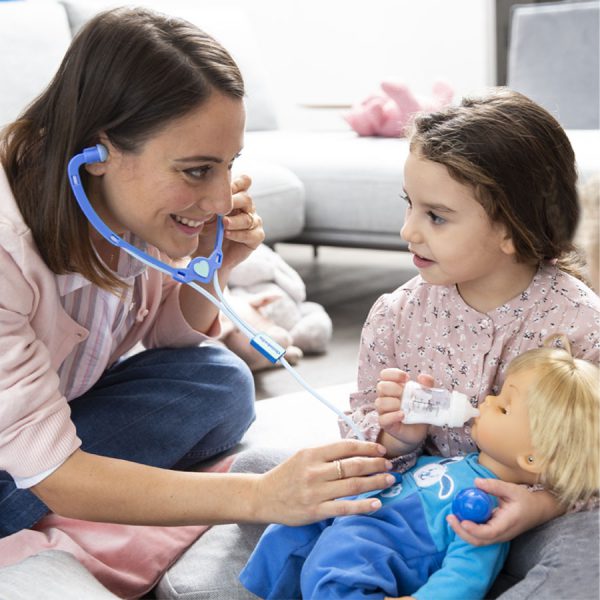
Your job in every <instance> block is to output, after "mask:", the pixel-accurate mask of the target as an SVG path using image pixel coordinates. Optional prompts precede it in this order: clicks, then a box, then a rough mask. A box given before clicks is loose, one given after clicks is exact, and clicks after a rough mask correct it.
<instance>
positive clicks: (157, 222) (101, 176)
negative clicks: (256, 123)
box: [87, 92, 245, 258]
mask: <svg viewBox="0 0 600 600" xmlns="http://www.w3.org/2000/svg"><path fill="white" fill-rule="evenodd" d="M244 124H245V112H244V106H243V102H242V101H241V100H239V99H236V98H231V97H229V96H225V95H223V94H221V93H219V92H213V93H212V95H211V96H210V97H209V98H208V100H206V101H205V102H204V103H203V104H202V105H201V106H199V107H198V108H197V109H194V110H193V111H191V112H190V113H188V114H187V115H185V116H183V117H181V118H179V119H176V120H175V121H172V122H171V123H169V124H168V125H167V126H166V127H165V128H163V129H162V130H160V131H159V132H158V133H157V134H156V135H155V136H154V137H152V138H150V139H149V140H148V141H146V142H145V143H144V144H143V145H142V146H141V148H140V149H139V150H138V151H136V152H135V153H127V152H121V151H119V150H118V149H117V148H115V147H114V146H113V145H111V144H110V142H108V141H107V140H103V143H104V144H105V145H106V146H107V148H108V151H109V154H108V160H107V161H106V162H104V163H97V164H94V165H88V167H87V168H88V171H89V172H90V173H91V174H92V175H98V177H92V178H91V179H92V182H91V185H90V198H91V202H92V204H93V206H94V208H95V209H96V211H97V212H98V214H99V216H100V217H101V218H102V219H103V220H104V221H105V223H106V224H107V225H108V226H109V227H110V228H111V229H113V231H115V232H117V233H123V232H125V231H129V232H132V233H134V234H135V235H137V236H138V237H140V238H141V239H143V240H144V241H146V242H147V243H148V244H151V245H152V246H155V247H157V248H159V249H160V250H161V251H163V252H165V253H166V254H167V255H168V256H170V257H171V258H182V257H184V256H188V255H190V254H192V253H193V252H194V251H195V250H196V248H197V246H198V236H199V235H200V234H201V233H202V230H203V228H204V226H205V224H206V223H207V222H209V221H212V220H214V219H215V217H216V215H217V214H226V213H228V212H229V211H230V210H231V209H232V197H231V166H232V164H233V161H234V160H235V158H236V157H237V156H238V155H239V153H240V151H241V149H242V145H243V135H244Z"/></svg>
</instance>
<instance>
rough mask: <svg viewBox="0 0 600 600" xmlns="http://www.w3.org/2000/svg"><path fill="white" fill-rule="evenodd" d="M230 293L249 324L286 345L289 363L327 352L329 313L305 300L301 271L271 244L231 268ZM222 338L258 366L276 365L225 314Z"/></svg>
mask: <svg viewBox="0 0 600 600" xmlns="http://www.w3.org/2000/svg"><path fill="white" fill-rule="evenodd" d="M226 298H227V301H228V302H229V304H230V305H231V306H232V308H233V309H234V310H235V311H236V313H237V314H238V315H239V316H240V317H242V319H243V320H244V321H245V322H246V323H248V324H249V325H250V326H251V327H253V328H254V329H256V330H257V331H260V332H262V333H265V334H266V335H268V336H269V337H271V338H272V339H273V340H274V341H276V342H277V343H278V344H280V345H281V346H283V347H284V348H286V354H285V357H286V360H287V361H288V362H289V363H290V364H296V363H297V362H298V361H299V360H300V359H301V358H302V356H304V354H320V353H323V352H325V351H326V349H327V345H328V343H329V341H330V340H331V335H332V332H333V326H332V323H331V319H330V318H329V315H328V314H327V313H326V311H325V309H324V308H323V307H322V306H321V305H320V304H317V303H316V302H307V301H306V286H305V285H304V282H303V281H302V278H301V277H300V275H298V273H297V272H296V271H295V270H294V269H293V268H292V267H290V265H288V264H287V263H286V262H285V261H284V260H283V258H281V256H279V254H277V253H276V252H274V251H273V250H271V249H270V248H269V247H268V246H265V245H264V244H262V245H261V246H259V247H258V248H257V249H256V250H255V251H254V252H253V253H252V254H251V255H250V256H249V257H248V258H247V259H246V260H245V261H244V262H243V263H241V264H240V265H238V266H237V267H235V268H234V269H233V270H232V272H231V275H230V278H229V287H228V289H227V290H226ZM221 339H222V341H223V342H224V343H225V345H226V346H227V347H228V348H229V349H231V350H233V351H234V352H235V353H236V354H238V355H239V356H240V357H241V358H243V359H244V360H245V361H246V363H248V365H249V366H250V368H251V369H252V370H254V371H257V370H260V369H264V368H266V367H270V366H276V365H273V363H271V362H270V361H269V360H268V359H267V358H265V357H264V356H262V354H260V353H259V352H258V351H256V350H255V349H254V348H253V347H252V346H250V343H249V340H248V338H247V337H246V335H245V334H243V333H242V332H241V331H240V330H239V329H238V328H237V327H236V326H235V325H234V324H233V323H232V322H231V321H230V320H229V319H228V318H227V317H225V316H223V317H222V335H221Z"/></svg>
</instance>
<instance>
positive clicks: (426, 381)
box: [375, 368, 433, 456]
mask: <svg viewBox="0 0 600 600" xmlns="http://www.w3.org/2000/svg"><path fill="white" fill-rule="evenodd" d="M408 379H409V377H408V374H407V373H405V372H404V371H401V370H400V369H395V368H394V369H383V371H381V373H380V374H379V382H378V383H377V387H376V391H377V398H376V400H375V410H376V411H377V414H378V415H379V426H380V427H381V429H382V430H383V431H384V432H385V433H387V434H389V435H390V436H392V437H393V438H395V440H397V441H398V442H400V444H396V443H395V442H394V441H391V443H389V440H387V441H386V440H383V439H382V440H380V441H381V442H382V443H383V444H384V445H385V446H386V447H387V448H388V451H389V452H390V454H392V455H394V456H396V455H399V454H404V453H408V452H411V451H412V450H414V449H415V448H416V447H417V446H418V445H419V444H420V443H421V442H422V441H423V440H424V439H425V437H426V436H427V431H428V428H429V426H428V425H426V424H422V423H416V424H413V425H406V424H405V423H403V420H404V412H403V411H402V410H401V408H400V407H401V404H402V393H403V392H404V385H405V384H406V382H407V381H408ZM417 381H418V382H419V383H420V384H422V385H425V386H427V387H432V386H433V378H432V377H431V376H430V375H424V374H421V375H419V376H418V377H417ZM390 446H394V447H393V448H391V447H390Z"/></svg>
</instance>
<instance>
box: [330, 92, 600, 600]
mask: <svg viewBox="0 0 600 600" xmlns="http://www.w3.org/2000/svg"><path fill="white" fill-rule="evenodd" d="M576 177H577V173H576V168H575V160H574V155H573V150H572V148H571V146H570V144H569V141H568V139H567V137H566V135H565V133H564V131H563V130H562V128H561V127H560V125H559V124H558V123H557V121H556V120H555V119H554V118H553V117H552V116H551V115H550V114H549V113H548V112H547V111H545V110H544V109H542V108H541V107H540V106H538V105H537V104H535V103H534V102H532V101H531V100H529V99H528V98H526V97H524V96H522V95H521V94H518V93H516V92H512V91H509V90H505V89H499V90H496V91H493V92H492V93H490V94H489V95H487V96H485V97H483V98H476V99H466V100H464V101H463V102H462V103H461V104H460V106H456V107H451V108H448V109H446V110H443V111H441V112H437V113H433V114H428V115H423V116H420V117H419V118H417V119H416V121H415V124H414V129H413V132H412V135H411V138H410V155H409V157H408V159H407V161H406V165H405V170H404V191H405V199H406V202H407V204H408V207H407V213H406V221H405V224H404V227H403V228H402V232H401V235H402V237H403V238H404V239H405V240H406V241H407V242H408V244H409V250H410V251H411V252H412V253H413V256H414V259H413V260H414V264H415V266H416V267H417V268H418V270H419V275H418V276H417V277H415V278H414V279H412V280H411V281H409V282H408V283H406V284H405V285H403V286H401V287H400V288H398V289H397V290H396V291H394V292H392V293H390V294H386V295H384V296H382V297H381V298H379V300H377V302H376V303H375V304H374V306H373V307H372V309H371V311H370V313H369V316H368V318H367V320H366V323H365V326H364V329H363V334H362V340H361V347H360V356H359V371H358V387H357V389H358V391H357V392H356V393H354V394H352V396H351V408H352V418H353V419H354V420H355V421H356V422H357V423H359V424H360V425H361V428H362V429H363V431H364V433H365V435H366V436H367V438H368V439H370V440H378V441H380V442H381V443H383V444H384V445H385V446H386V448H387V449H388V457H390V458H393V459H394V460H395V461H396V462H397V464H398V465H399V466H400V467H401V468H407V467H408V466H410V465H412V464H414V462H415V460H416V458H417V456H418V455H419V454H421V453H423V452H425V453H428V454H436V455H442V456H454V455H460V454H466V453H469V452H473V451H474V450H475V443H474V441H473V440H472V438H471V431H470V428H469V427H468V426H465V427H463V428H456V429H449V428H447V427H435V426H431V427H427V429H426V431H425V429H424V427H425V426H419V425H412V426H407V425H403V424H402V418H403V414H402V412H401V411H400V410H399V406H400V404H399V397H400V394H401V391H402V387H403V383H404V382H405V381H406V380H407V379H408V377H409V376H410V377H411V378H416V377H417V375H418V374H419V373H423V375H421V376H420V377H421V378H422V380H423V381H425V382H429V383H430V384H431V383H435V385H436V387H437V386H439V387H445V388H448V389H460V390H461V391H463V392H465V393H466V394H467V395H468V396H470V399H471V402H472V403H473V404H474V405H475V406H476V405H478V404H479V403H481V402H482V401H483V400H484V398H485V397H486V396H487V395H488V394H497V393H498V391H499V389H500V387H501V386H502V383H503V381H504V378H505V374H506V367H507V365H508V363H509V362H510V361H511V360H512V359H513V358H514V357H515V356H517V355H519V354H521V353H523V352H524V351H526V350H528V349H530V348H535V347H537V346H539V345H541V342H542V340H543V339H544V338H545V337H546V336H547V335H548V333H549V332H551V331H553V330H556V329H561V330H564V331H565V332H566V334H567V337H568V339H569V342H570V344H571V347H572V348H573V353H574V355H575V356H577V357H580V358H585V359H587V360H589V361H591V362H595V363H597V362H598V359H599V356H600V300H599V298H598V296H596V294H595V293H594V292H592V291H591V290H590V288H588V287H587V286H586V285H585V284H584V283H582V282H581V281H580V280H579V279H577V277H576V276H574V274H575V275H576V274H577V271H576V270H575V265H576V260H575V258H574V255H573V252H572V250H573V246H572V243H571V240H572V237H573V234H574V232H575V229H576V226H577V221H578V216H579V209H578V204H577V192H576ZM378 382H380V383H378ZM342 428H343V429H344V431H346V428H344V426H343V424H342ZM424 432H425V433H426V435H424ZM346 434H347V435H350V434H349V432H347V431H346ZM478 485H480V486H481V487H482V488H483V489H485V490H486V491H488V492H490V493H492V494H495V495H497V496H498V497H499V498H500V510H499V511H497V512H496V513H495V515H494V518H493V519H492V520H491V521H490V522H489V523H488V524H486V525H475V524H474V523H468V522H467V523H462V524H459V523H458V522H456V521H453V523H452V524H453V527H454V529H455V531H456V532H457V533H459V535H461V537H463V538H464V539H465V540H466V541H468V542H471V543H473V544H489V543H495V542H498V541H506V540H510V539H512V538H514V537H515V536H516V535H518V534H520V533H522V532H524V531H526V530H528V529H529V528H531V527H533V526H535V525H538V524H541V523H544V522H546V521H548V520H549V519H552V518H553V517H556V516H558V515H559V514H561V512H562V509H561V508H560V507H559V505H558V504H557V502H556V501H555V499H554V497H553V496H552V495H551V494H549V493H547V492H545V491H537V492H536V493H530V492H529V491H528V490H527V489H526V488H524V487H521V486H517V485H514V484H511V483H506V482H500V481H492V480H481V481H480V482H479V483H478ZM594 556H596V553H595V552H592V553H591V555H590V560H593V558H594ZM558 572H559V571H558V570H557V573H558ZM568 579H570V578H568ZM554 596H556V593H552V592H549V593H548V594H547V596H546V597H554Z"/></svg>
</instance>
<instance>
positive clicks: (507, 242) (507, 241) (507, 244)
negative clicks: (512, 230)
mask: <svg viewBox="0 0 600 600" xmlns="http://www.w3.org/2000/svg"><path fill="white" fill-rule="evenodd" d="M500 250H502V252H504V254H508V255H512V254H516V253H517V251H516V249H515V245H514V243H513V239H512V237H511V236H510V235H509V234H508V233H507V232H505V234H504V237H503V238H502V241H501V242H500Z"/></svg>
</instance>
